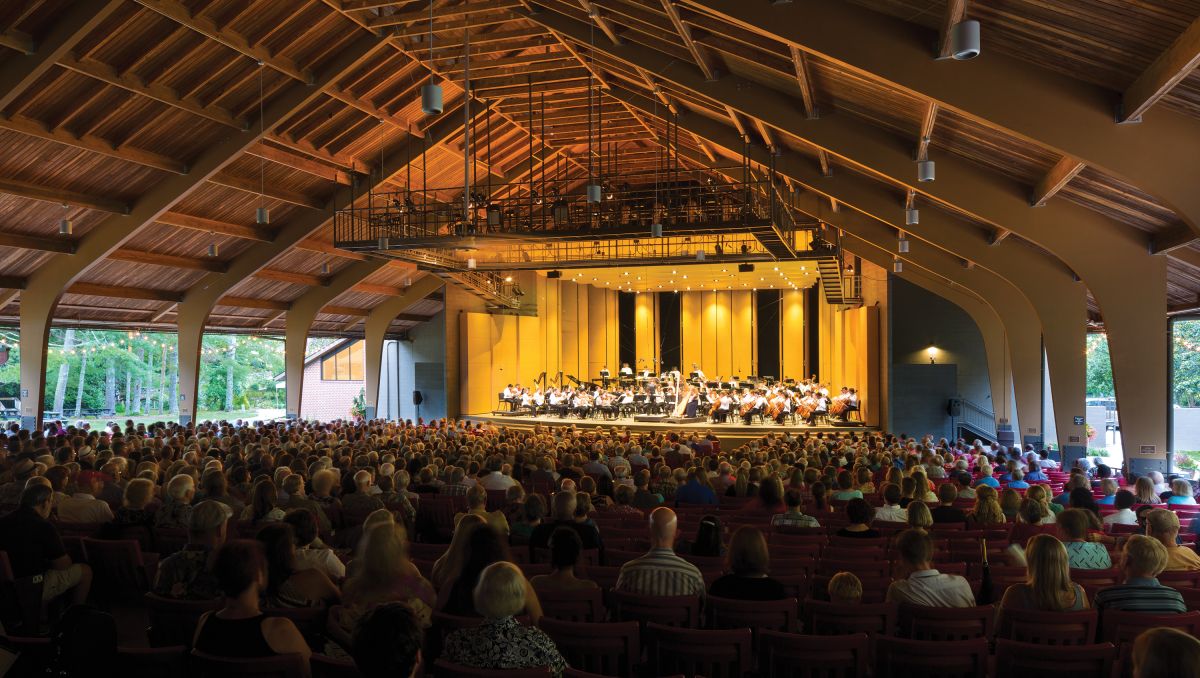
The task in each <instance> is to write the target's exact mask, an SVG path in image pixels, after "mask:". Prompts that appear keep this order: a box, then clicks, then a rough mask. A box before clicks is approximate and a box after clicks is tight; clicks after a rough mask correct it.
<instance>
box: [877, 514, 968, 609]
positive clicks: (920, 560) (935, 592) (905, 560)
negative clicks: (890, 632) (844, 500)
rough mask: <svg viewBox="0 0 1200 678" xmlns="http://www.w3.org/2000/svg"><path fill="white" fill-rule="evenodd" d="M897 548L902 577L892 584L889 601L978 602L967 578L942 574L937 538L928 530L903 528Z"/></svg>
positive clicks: (940, 604)
mask: <svg viewBox="0 0 1200 678" xmlns="http://www.w3.org/2000/svg"><path fill="white" fill-rule="evenodd" d="M895 549H896V553H897V555H898V556H899V562H898V563H897V569H898V571H897V573H896V575H897V577H898V578H897V580H896V581H893V582H892V585H891V586H889V587H888V591H887V601H888V602H895V603H908V604H910V605H923V606H926V607H974V606H975V594H974V593H973V592H972V591H971V585H970V584H969V583H967V580H966V579H965V578H963V577H960V576H958V575H956V574H942V573H941V572H938V571H937V570H935V569H934V568H933V539H931V538H930V536H929V534H928V533H926V532H925V531H923V530H906V531H904V532H901V533H900V536H898V537H897V538H896V545H895ZM900 577H902V578H900Z"/></svg>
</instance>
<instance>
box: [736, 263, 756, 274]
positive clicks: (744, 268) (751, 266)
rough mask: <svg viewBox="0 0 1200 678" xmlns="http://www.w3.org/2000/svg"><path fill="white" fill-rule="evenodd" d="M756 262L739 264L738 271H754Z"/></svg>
mask: <svg viewBox="0 0 1200 678" xmlns="http://www.w3.org/2000/svg"><path fill="white" fill-rule="evenodd" d="M753 272H754V264H738V273H753Z"/></svg>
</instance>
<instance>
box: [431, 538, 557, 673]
mask: <svg viewBox="0 0 1200 678" xmlns="http://www.w3.org/2000/svg"><path fill="white" fill-rule="evenodd" d="M531 595H532V589H531V588H530V586H529V582H527V581H526V580H525V576H524V575H522V574H521V570H519V569H517V566H516V565H513V564H512V563H505V562H497V563H493V564H492V565H490V566H488V567H487V568H486V569H484V570H483V571H482V572H480V573H479V583H478V584H477V585H476V586H474V587H473V591H472V599H473V600H472V609H474V610H477V611H478V612H479V615H480V616H482V617H483V624H482V625H480V626H478V627H475V628H466V629H458V630H457V631H454V632H452V633H451V634H450V635H448V636H447V637H446V644H445V648H444V650H443V652H442V655H443V657H444V658H445V659H446V660H448V661H450V662H453V663H455V664H461V665H463V666H469V667H473V668H478V669H528V668H536V667H542V666H546V667H549V668H550V670H551V672H553V673H554V675H556V676H557V675H560V674H561V673H562V671H563V669H565V668H566V667H567V662H566V660H564V659H563V657H562V655H561V654H559V652H558V648H557V647H555V645H554V641H553V640H551V639H550V637H549V636H547V635H546V634H545V633H544V632H543V631H542V630H541V629H538V628H535V627H533V626H524V625H522V624H520V623H518V622H517V620H516V618H515V617H516V615H518V614H521V612H522V611H523V610H527V609H529V607H531V603H532V602H533V601H529V600H528V597H529V596H531Z"/></svg>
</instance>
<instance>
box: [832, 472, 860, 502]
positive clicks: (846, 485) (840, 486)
mask: <svg viewBox="0 0 1200 678" xmlns="http://www.w3.org/2000/svg"><path fill="white" fill-rule="evenodd" d="M862 498H863V493H862V492H861V491H859V490H856V489H854V477H853V476H851V475H850V472H849V471H844V470H843V471H838V474H837V491H836V492H834V493H833V499H834V500H836V501H849V500H851V499H862Z"/></svg>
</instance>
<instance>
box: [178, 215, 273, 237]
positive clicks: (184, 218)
mask: <svg viewBox="0 0 1200 678" xmlns="http://www.w3.org/2000/svg"><path fill="white" fill-rule="evenodd" d="M155 221H157V222H158V223H160V224H165V225H167V226H174V227H176V228H186V229H190V230H193V231H205V232H207V233H216V234H218V235H226V236H229V237H231V238H242V239H243V240H254V241H257V242H271V238H272V232H271V230H270V229H269V228H263V227H261V226H243V225H242V224H231V223H227V222H224V221H216V220H215V219H205V218H204V217H197V216H193V215H191V214H182V213H180V212H163V213H162V214H160V215H159V216H158V218H157V219H155Z"/></svg>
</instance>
